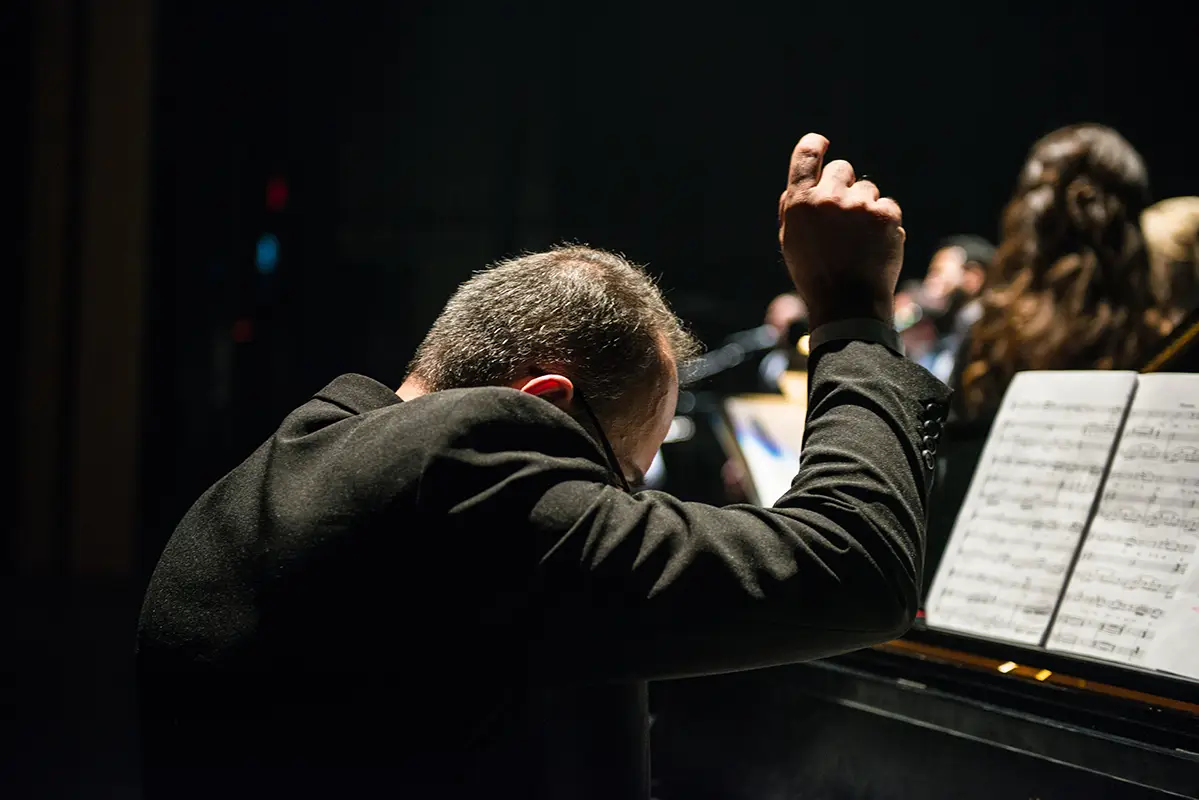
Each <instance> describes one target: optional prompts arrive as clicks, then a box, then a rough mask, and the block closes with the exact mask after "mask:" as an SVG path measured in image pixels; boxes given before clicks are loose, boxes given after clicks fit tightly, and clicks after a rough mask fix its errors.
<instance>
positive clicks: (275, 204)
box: [266, 178, 288, 211]
mask: <svg viewBox="0 0 1199 800" xmlns="http://www.w3.org/2000/svg"><path fill="white" fill-rule="evenodd" d="M287 194H288V191H287V181H286V180H284V179H283V178H271V179H270V180H269V181H267V182H266V208H267V211H282V210H283V209H285V208H287Z"/></svg>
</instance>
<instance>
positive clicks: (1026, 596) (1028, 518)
mask: <svg viewBox="0 0 1199 800" xmlns="http://www.w3.org/2000/svg"><path fill="white" fill-rule="evenodd" d="M1136 381H1137V376H1136V374H1135V373H1131V372H1025V373H1020V374H1018V375H1017V376H1016V378H1015V380H1013V382H1012V384H1011V386H1010V387H1009V389H1008V391H1007V393H1006V394H1005V395H1004V399H1003V404H1002V406H1001V407H1000V410H999V414H998V415H997V416H996V419H995V424H994V426H993V427H992V429H991V435H990V437H989V438H988V440H987V443H986V446H985V448H984V450H983V454H982V458H981V459H980V461H979V465H978V469H977V471H976V472H975V474H974V478H973V480H972V481H971V484H970V489H969V491H968V492H967V495H966V500H965V502H964V503H963V504H962V508H961V510H960V512H959V513H958V519H957V522H956V524H955V525H954V529H953V533H952V534H951V535H950V538H949V545H948V547H947V548H946V551H945V554H944V556H943V557H942V560H941V565H940V568H939V569H938V571H937V576H936V579H935V580H934V582H933V585H932V589H931V591H930V592H929V597H928V602H927V605H926V607H925V614H926V616H927V619H928V624H929V626H930V627H935V628H945V629H951V630H957V631H961V632H964V633H971V634H975V635H979V636H986V637H988V638H994V639H1003V640H1007V641H1013V642H1018V643H1020V644H1028V645H1039V644H1041V643H1042V642H1043V641H1044V638H1045V634H1046V632H1047V630H1048V627H1049V623H1050V620H1051V619H1052V617H1053V614H1054V610H1055V609H1056V608H1057V605H1058V600H1059V598H1060V597H1061V594H1062V589H1063V587H1064V586H1065V582H1066V578H1067V576H1068V574H1069V571H1070V567H1071V564H1072V563H1073V561H1074V556H1075V553H1076V552H1077V551H1078V545H1079V542H1080V540H1081V538H1082V535H1083V532H1084V531H1085V530H1086V526H1087V522H1088V520H1089V518H1090V516H1091V512H1092V509H1093V508H1094V506H1095V498H1096V495H1097V493H1098V492H1099V489H1100V486H1101V485H1102V483H1103V477H1104V474H1105V473H1106V471H1107V465H1108V461H1109V460H1110V457H1111V451H1112V447H1113V445H1114V444H1115V440H1116V436H1117V434H1118V432H1119V430H1120V425H1121V422H1122V420H1123V418H1124V413H1125V410H1126V409H1127V407H1128V402H1129V398H1130V397H1131V396H1132V394H1133V391H1134V387H1135V386H1136Z"/></svg>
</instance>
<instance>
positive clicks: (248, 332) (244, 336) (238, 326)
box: [233, 319, 254, 344]
mask: <svg viewBox="0 0 1199 800" xmlns="http://www.w3.org/2000/svg"><path fill="white" fill-rule="evenodd" d="M253 340H254V321H253V320H249V319H239V320H238V321H237V322H235V323H233V341H235V342H237V343H238V344H245V343H246V342H251V341H253Z"/></svg>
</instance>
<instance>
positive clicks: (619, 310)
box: [409, 245, 699, 428]
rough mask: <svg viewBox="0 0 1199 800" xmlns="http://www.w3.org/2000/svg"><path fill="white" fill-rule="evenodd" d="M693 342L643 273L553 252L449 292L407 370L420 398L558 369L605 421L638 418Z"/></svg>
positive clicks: (622, 263) (597, 255)
mask: <svg viewBox="0 0 1199 800" xmlns="http://www.w3.org/2000/svg"><path fill="white" fill-rule="evenodd" d="M698 352H699V347H698V344H697V343H696V341H695V339H693V338H692V337H691V336H690V334H688V333H687V331H686V329H685V328H684V326H683V325H682V323H681V322H680V321H679V318H678V317H676V316H675V314H674V313H673V312H672V311H671V310H670V308H669V307H668V306H667V304H666V301H665V299H664V298H663V297H662V293H661V291H659V289H658V287H657V286H656V285H655V283H654V281H653V280H652V279H651V278H650V276H649V275H647V274H646V272H645V270H644V269H643V268H641V267H639V266H636V265H634V264H632V263H630V262H629V261H628V260H626V259H625V258H624V257H623V256H620V255H617V254H615V253H609V252H605V251H603V250H596V249H593V248H590V247H585V246H582V245H561V246H558V247H555V248H553V249H551V250H549V251H546V252H544V253H531V254H527V255H523V256H520V257H519V258H512V259H508V260H505V261H501V262H499V263H498V264H495V265H493V266H491V267H489V268H488V269H485V270H483V271H481V272H478V273H476V274H475V275H474V277H472V278H471V279H470V280H468V281H466V282H465V283H463V284H462V285H461V286H459V287H458V290H457V291H456V292H455V293H454V295H453V296H452V297H451V298H450V300H449V302H448V303H447V304H446V307H445V309H444V310H443V311H442V312H441V315H440V316H439V317H438V318H437V320H436V322H434V323H433V327H432V329H431V330H430V331H429V333H428V335H427V336H426V337H425V340H424V342H422V343H421V345H420V347H419V348H418V350H417V352H416V356H415V358H414V359H413V360H412V363H411V364H410V365H409V374H410V375H411V376H413V377H415V378H416V379H418V380H419V381H420V382H421V383H422V384H423V385H424V387H425V388H426V389H428V390H429V391H439V390H442V389H461V388H467V387H472V386H496V385H506V384H509V383H512V382H513V381H517V380H520V379H521V378H523V377H533V376H534V375H535V374H538V373H539V372H551V371H552V372H561V373H562V374H564V375H566V376H567V377H569V378H570V379H571V380H572V381H574V382H575V384H576V387H577V389H578V390H579V391H581V392H583V394H584V396H585V397H586V399H587V402H588V403H590V404H591V405H592V406H593V407H594V408H595V411H596V413H597V414H599V415H600V416H601V417H602V418H604V419H605V420H608V421H611V422H613V423H615V424H616V426H617V427H618V428H619V427H623V426H624V425H626V424H628V423H631V422H634V421H636V420H638V419H640V418H641V414H640V413H638V412H639V411H640V410H641V409H640V408H639V406H640V405H641V403H639V402H634V403H632V404H630V402H629V401H630V400H632V401H648V400H652V399H656V398H657V397H659V396H660V393H661V391H663V387H662V381H663V378H664V377H665V374H666V372H665V369H666V364H665V361H664V358H665V357H666V356H669V357H673V358H674V359H675V361H676V363H681V362H682V361H684V360H686V359H688V358H691V357H692V356H694V355H695V354H697V353H698Z"/></svg>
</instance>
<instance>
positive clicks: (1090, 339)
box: [955, 124, 1163, 420]
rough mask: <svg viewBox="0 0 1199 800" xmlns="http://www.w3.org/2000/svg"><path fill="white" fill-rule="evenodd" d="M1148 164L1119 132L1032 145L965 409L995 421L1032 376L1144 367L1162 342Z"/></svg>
mask: <svg viewBox="0 0 1199 800" xmlns="http://www.w3.org/2000/svg"><path fill="white" fill-rule="evenodd" d="M1148 200H1149V176H1148V173H1147V172H1146V169H1145V162H1144V161H1143V160H1142V158H1141V156H1140V154H1139V153H1137V151H1136V150H1135V149H1133V147H1132V145H1130V144H1129V143H1128V142H1127V141H1126V140H1125V139H1124V138H1123V137H1122V136H1121V135H1120V134H1119V133H1117V132H1116V131H1114V130H1112V129H1110V128H1106V127H1103V126H1101V125H1091V124H1085V125H1072V126H1069V127H1066V128H1062V129H1060V130H1057V131H1054V132H1053V133H1051V134H1049V135H1048V136H1046V137H1044V138H1043V139H1041V140H1040V141H1039V142H1037V143H1036V145H1034V146H1033V148H1032V152H1031V153H1030V155H1029V158H1028V161H1027V162H1026V163H1025V165H1024V169H1023V170H1022V171H1021V173H1020V177H1019V180H1018V182H1017V185H1016V192H1015V195H1014V196H1013V197H1012V199H1011V201H1010V202H1009V203H1008V205H1007V207H1006V208H1005V209H1004V212H1003V222H1002V227H1003V239H1002V241H1001V242H1000V245H999V250H998V252H997V254H996V257H995V264H994V267H993V269H992V270H991V273H990V275H989V279H988V287H989V288H988V289H987V290H986V291H985V292H984V293H983V295H982V298H981V300H980V308H981V314H980V316H979V319H978V321H977V323H975V325H974V327H973V328H972V329H971V331H970V335H969V337H968V338H969V342H968V344H967V345H966V346H965V347H964V355H965V360H964V362H963V364H962V365H961V368H960V371H959V373H960V374H959V378H958V379H957V381H956V382H957V384H958V386H957V387H956V388H959V389H960V391H959V393H958V396H957V397H955V408H956V409H957V410H958V412H959V413H960V415H961V416H962V417H964V418H965V419H970V420H979V419H984V418H986V417H987V416H988V415H991V414H993V413H994V412H995V411H996V409H997V408H998V406H999V402H1000V400H1001V399H1002V398H1003V393H1004V391H1005V390H1006V389H1007V385H1008V383H1009V382H1010V381H1011V379H1012V376H1013V375H1015V374H1016V373H1017V372H1018V371H1020V370H1025V369H1136V368H1137V367H1138V366H1140V365H1141V364H1142V363H1143V362H1144V361H1145V359H1146V357H1147V356H1148V355H1149V354H1151V353H1152V352H1154V348H1155V347H1156V346H1157V344H1158V343H1159V342H1160V340H1161V332H1160V327H1161V319H1162V316H1163V315H1162V311H1161V309H1160V308H1159V307H1158V301H1157V299H1156V298H1155V297H1154V294H1153V291H1152V287H1151V281H1150V270H1149V258H1148V254H1147V252H1146V249H1145V242H1144V239H1143V237H1142V234H1141V226H1140V217H1141V212H1143V211H1144V210H1145V207H1146V206H1147V204H1148Z"/></svg>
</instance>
